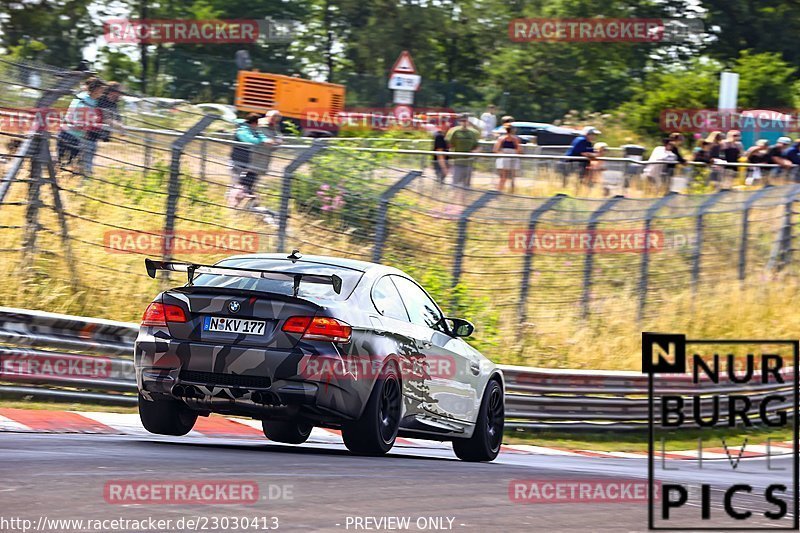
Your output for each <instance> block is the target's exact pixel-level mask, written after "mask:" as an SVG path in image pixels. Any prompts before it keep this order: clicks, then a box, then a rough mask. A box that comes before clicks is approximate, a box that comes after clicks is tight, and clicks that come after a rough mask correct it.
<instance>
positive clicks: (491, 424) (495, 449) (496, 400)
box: [453, 380, 505, 462]
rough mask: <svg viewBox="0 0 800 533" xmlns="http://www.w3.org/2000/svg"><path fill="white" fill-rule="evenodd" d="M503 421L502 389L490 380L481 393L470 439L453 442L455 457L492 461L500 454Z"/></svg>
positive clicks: (475, 460)
mask: <svg viewBox="0 0 800 533" xmlns="http://www.w3.org/2000/svg"><path fill="white" fill-rule="evenodd" d="M504 421H505V407H504V405H503V388H502V387H501V386H500V384H499V383H498V382H497V381H495V380H491V381H490V382H489V384H488V385H486V391H485V392H484V393H483V400H482V401H481V410H480V412H479V413H478V420H477V422H476V423H475V431H474V432H473V433H472V437H470V438H468V439H456V440H454V441H453V451H454V452H456V456H457V457H458V458H459V459H461V460H462V461H472V462H477V461H492V460H494V458H495V457H497V454H498V453H500V443H501V442H502V441H503V425H504Z"/></svg>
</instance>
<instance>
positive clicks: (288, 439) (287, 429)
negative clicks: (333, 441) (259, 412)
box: [261, 420, 314, 444]
mask: <svg viewBox="0 0 800 533" xmlns="http://www.w3.org/2000/svg"><path fill="white" fill-rule="evenodd" d="M261 425H262V427H263V428H264V436H266V437H267V438H268V439H269V440H274V441H275V442H283V443H286V444H303V443H304V442H305V441H307V440H308V437H309V436H310V435H311V430H312V429H314V426H313V425H311V424H310V423H308V422H282V421H272V420H264V421H263V422H262V423H261Z"/></svg>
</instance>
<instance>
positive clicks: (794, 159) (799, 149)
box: [783, 139, 800, 181]
mask: <svg viewBox="0 0 800 533" xmlns="http://www.w3.org/2000/svg"><path fill="white" fill-rule="evenodd" d="M783 157H784V158H785V159H787V160H788V161H789V162H790V163H791V164H792V165H794V166H793V167H792V168H791V170H789V176H791V179H792V180H793V181H798V165H800V139H795V140H794V143H793V144H792V145H791V146H790V147H789V148H787V149H786V151H784V152H783Z"/></svg>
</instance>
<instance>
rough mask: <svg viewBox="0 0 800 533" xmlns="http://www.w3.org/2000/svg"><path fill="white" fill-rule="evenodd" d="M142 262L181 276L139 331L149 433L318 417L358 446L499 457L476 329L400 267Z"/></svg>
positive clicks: (297, 425)
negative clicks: (436, 445) (410, 443)
mask: <svg viewBox="0 0 800 533" xmlns="http://www.w3.org/2000/svg"><path fill="white" fill-rule="evenodd" d="M145 263H146V268H147V272H148V274H149V275H150V276H151V277H153V278H155V277H156V274H157V273H158V272H159V271H167V272H182V273H185V274H186V276H187V282H186V284H185V285H183V286H179V287H176V288H173V289H169V290H166V291H164V292H162V293H160V294H159V295H158V296H156V298H155V299H154V300H153V302H152V303H151V304H150V305H149V306H148V307H147V309H146V310H145V312H144V316H143V318H142V324H141V328H140V330H139V335H138V337H137V339H136V343H135V348H134V350H135V352H134V357H135V367H136V380H137V385H138V389H139V414H140V417H141V420H142V423H143V425H144V427H145V428H146V429H147V430H148V431H150V432H152V433H157V434H163V435H184V434H186V433H188V432H189V431H190V430H191V429H192V427H193V426H194V423H195V421H196V420H197V417H198V416H208V415H209V414H210V413H222V414H229V415H240V416H247V417H252V418H253V419H256V420H261V421H262V422H263V428H264V434H265V435H266V437H267V438H268V439H270V440H273V441H277V442H283V443H291V444H300V443H302V442H304V441H305V440H306V439H308V437H309V434H310V433H311V430H312V428H313V427H314V426H319V427H326V428H334V429H339V430H341V433H342V437H343V439H344V443H345V445H346V446H347V448H348V449H349V450H350V451H351V452H353V453H356V454H363V455H382V454H385V453H386V452H388V451H389V450H390V449H391V448H392V446H393V444H394V442H395V439H396V437H398V436H401V437H402V436H408V437H417V438H423V439H433V440H440V441H452V442H453V449H454V451H455V453H456V455H457V456H458V457H459V458H461V459H463V460H466V461H491V460H492V459H494V458H495V457H496V456H497V453H498V451H499V449H500V442H501V440H502V435H503V422H504V410H503V409H504V408H503V405H504V402H503V395H504V387H503V375H502V372H501V371H500V370H499V369H498V368H497V367H496V366H495V365H494V364H493V363H492V362H491V361H489V360H488V359H487V358H486V357H484V356H483V355H482V354H481V353H480V352H478V351H477V350H476V349H474V348H473V347H472V346H470V345H469V344H468V343H467V342H465V341H464V338H465V337H468V336H470V335H471V334H472V332H473V330H474V327H473V325H472V324H471V323H470V322H468V321H467V320H464V319H460V318H449V317H447V316H446V315H445V314H444V313H443V312H442V310H441V309H440V307H439V306H438V305H437V304H436V302H434V301H433V299H432V298H431V297H430V296H429V295H428V293H427V292H426V291H425V290H424V289H423V288H422V287H421V286H420V285H419V284H418V283H416V282H415V281H414V280H413V279H412V278H411V277H410V276H408V275H407V274H405V273H404V272H402V271H400V270H398V269H395V268H391V267H387V266H383V265H378V264H374V263H367V262H363V261H356V260H351V259H342V258H334V257H322V256H301V255H300V254H299V252H298V251H296V250H295V251H294V252H293V253H292V254H291V255H289V256H286V255H282V254H254V255H239V256H235V257H230V258H228V259H224V260H223V261H220V262H219V263H217V264H215V265H201V264H193V263H184V262H174V261H169V262H162V261H153V260H150V259H146V260H145Z"/></svg>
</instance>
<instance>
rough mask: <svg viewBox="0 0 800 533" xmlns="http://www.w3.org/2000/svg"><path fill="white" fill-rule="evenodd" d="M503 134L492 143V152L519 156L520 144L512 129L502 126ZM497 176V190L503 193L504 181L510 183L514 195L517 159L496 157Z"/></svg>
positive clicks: (517, 167) (508, 125)
mask: <svg viewBox="0 0 800 533" xmlns="http://www.w3.org/2000/svg"><path fill="white" fill-rule="evenodd" d="M504 130H505V133H503V134H502V135H501V136H500V137H498V139H497V141H496V142H495V143H494V147H493V148H492V152H494V153H496V154H521V153H522V142H521V141H520V139H519V137H517V136H516V135H514V127H513V126H512V125H511V124H510V123H509V124H506V125H505V126H504ZM496 166H497V174H498V176H499V177H500V182H499V184H498V185H497V190H499V191H500V192H503V190H505V188H506V181H508V182H509V183H510V189H511V191H510V192H511V194H514V174H516V172H517V171H518V170H519V158H517V157H498V158H497V162H496Z"/></svg>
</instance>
